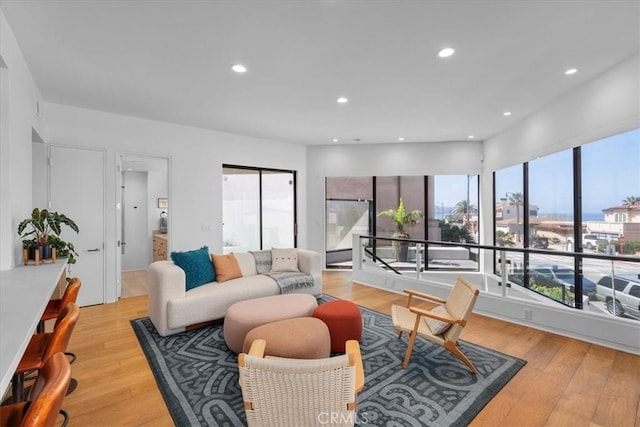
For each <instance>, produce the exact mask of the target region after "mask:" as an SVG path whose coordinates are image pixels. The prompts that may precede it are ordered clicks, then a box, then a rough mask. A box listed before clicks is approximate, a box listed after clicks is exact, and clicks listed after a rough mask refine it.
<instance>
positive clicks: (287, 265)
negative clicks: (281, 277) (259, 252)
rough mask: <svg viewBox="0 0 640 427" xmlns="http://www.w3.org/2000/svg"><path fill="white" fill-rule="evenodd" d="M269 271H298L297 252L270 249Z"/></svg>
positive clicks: (294, 250)
mask: <svg viewBox="0 0 640 427" xmlns="http://www.w3.org/2000/svg"><path fill="white" fill-rule="evenodd" d="M271 271H300V270H299V269H298V250H297V249H295V248H293V249H277V248H271Z"/></svg>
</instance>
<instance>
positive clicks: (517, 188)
mask: <svg viewBox="0 0 640 427" xmlns="http://www.w3.org/2000/svg"><path fill="white" fill-rule="evenodd" d="M522 169H523V167H522V165H515V166H511V167H508V168H505V169H500V170H498V171H496V172H495V174H494V175H495V176H494V186H495V194H494V203H495V212H496V216H495V221H494V227H495V229H494V236H495V245H496V246H504V247H520V248H521V247H522V246H523V244H522V240H523V239H522V233H523V229H522V227H523V223H524V183H523V179H522V173H523V170H522ZM502 256H504V257H505V259H506V263H507V270H506V271H507V274H508V275H509V277H508V280H511V281H513V282H514V283H517V284H520V285H523V283H522V278H523V272H522V266H523V262H524V258H523V255H522V253H513V252H500V253H497V254H496V257H495V258H496V267H495V273H496V274H497V275H498V276H500V275H501V274H502V268H501V265H502V262H503V260H502V258H501V257H502Z"/></svg>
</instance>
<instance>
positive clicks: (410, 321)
mask: <svg viewBox="0 0 640 427" xmlns="http://www.w3.org/2000/svg"><path fill="white" fill-rule="evenodd" d="M404 292H405V293H407V304H406V306H404V307H402V306H399V305H392V306H391V320H392V321H393V327H394V328H395V330H396V331H398V338H400V337H401V336H402V333H403V332H408V333H409V343H408V345H407V352H406V353H405V357H404V363H403V364H402V366H403V367H404V368H405V369H406V368H407V367H408V366H409V360H410V359H411V353H412V351H413V346H414V344H415V342H416V338H417V337H421V338H424V339H426V340H428V341H431V342H432V343H434V344H438V345H441V346H443V347H444V348H446V349H447V350H449V351H450V352H451V353H453V354H454V355H455V356H456V357H457V358H458V359H460V360H461V361H462V362H464V364H465V365H467V366H468V367H469V369H470V370H471V372H473V373H474V374H477V373H478V370H477V369H476V367H475V366H474V365H473V363H471V361H470V360H469V359H468V358H467V356H465V355H464V354H463V353H462V351H460V348H458V337H459V336H460V333H462V329H463V328H464V327H465V325H466V324H467V320H468V319H469V316H471V312H472V310H473V306H474V305H475V303H476V300H477V299H478V295H479V294H480V291H479V290H478V288H476V287H475V286H474V285H473V284H472V283H471V282H469V281H468V280H466V279H464V278H463V277H458V279H457V280H456V282H455V284H454V285H453V288H452V289H451V292H450V293H449V296H448V297H447V298H446V299H443V298H439V297H436V296H433V295H429V294H425V293H422V292H418V291H414V290H410V289H405V290H404ZM420 299H421V300H426V301H429V302H432V303H436V304H437V306H436V307H435V308H432V309H431V310H425V309H422V308H418V307H414V306H413V305H412V304H413V302H414V301H415V300H420Z"/></svg>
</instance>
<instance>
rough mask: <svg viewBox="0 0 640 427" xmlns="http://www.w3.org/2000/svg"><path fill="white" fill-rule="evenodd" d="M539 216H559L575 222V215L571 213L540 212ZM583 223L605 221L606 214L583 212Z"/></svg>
mask: <svg viewBox="0 0 640 427" xmlns="http://www.w3.org/2000/svg"><path fill="white" fill-rule="evenodd" d="M538 216H557V217H559V218H563V219H566V220H568V221H572V220H573V214H572V213H570V214H568V213H566V212H564V213H557V212H538ZM582 220H583V221H604V213H602V212H583V213H582Z"/></svg>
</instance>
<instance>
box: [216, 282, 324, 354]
mask: <svg viewBox="0 0 640 427" xmlns="http://www.w3.org/2000/svg"><path fill="white" fill-rule="evenodd" d="M317 306H318V301H317V300H316V298H315V297H314V296H312V295H308V294H285V295H272V296H269V297H262V298H253V299H248V300H244V301H240V302H237V303H235V304H233V305H231V307H229V308H228V309H227V315H226V316H225V318H224V324H223V335H224V341H225V342H226V343H227V347H229V349H230V350H231V351H233V352H234V353H240V352H241V351H242V343H243V342H244V337H245V336H246V335H247V333H248V332H249V331H250V330H252V329H253V328H255V327H256V326H260V325H264V324H265V323H270V322H275V321H277V320H283V319H290V318H292V317H305V316H311V313H313V310H315V308H316V307H317Z"/></svg>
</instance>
